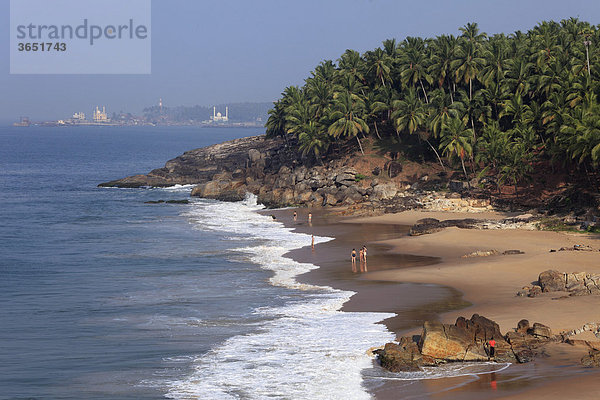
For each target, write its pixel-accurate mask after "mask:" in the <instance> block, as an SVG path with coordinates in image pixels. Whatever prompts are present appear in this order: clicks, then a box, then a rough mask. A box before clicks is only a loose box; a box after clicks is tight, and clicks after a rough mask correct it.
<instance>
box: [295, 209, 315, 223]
mask: <svg viewBox="0 0 600 400" xmlns="http://www.w3.org/2000/svg"><path fill="white" fill-rule="evenodd" d="M296 221H298V213H297V212H296V211H294V222H296ZM308 225H310V226H312V213H308Z"/></svg>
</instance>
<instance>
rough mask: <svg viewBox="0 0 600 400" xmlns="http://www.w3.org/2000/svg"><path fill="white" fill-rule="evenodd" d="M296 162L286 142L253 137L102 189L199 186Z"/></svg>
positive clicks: (198, 152) (188, 153)
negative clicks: (230, 175) (225, 174)
mask: <svg viewBox="0 0 600 400" xmlns="http://www.w3.org/2000/svg"><path fill="white" fill-rule="evenodd" d="M294 160H296V156H295V153H294V152H292V151H290V150H288V148H287V147H286V145H285V143H284V141H283V139H278V138H274V139H267V138H266V137H265V136H264V135H261V136H251V137H246V138H241V139H235V140H230V141H228V142H223V143H219V144H215V145H212V146H208V147H203V148H199V149H195V150H190V151H186V152H185V153H183V154H182V155H180V156H179V157H176V158H174V159H172V160H170V161H167V163H166V164H165V166H164V167H162V168H158V169H154V170H152V171H150V172H149V173H148V174H147V175H134V176H130V177H126V178H123V179H118V180H114V181H110V182H105V183H101V184H100V185H98V186H100V187H128V188H135V187H143V186H154V187H166V186H173V185H186V184H198V183H207V182H209V181H211V180H214V179H213V177H214V176H215V175H216V174H219V173H222V172H230V173H232V172H234V171H238V172H239V171H244V175H245V174H247V175H249V176H261V175H263V174H264V173H265V172H268V171H277V170H279V168H280V167H281V165H286V164H288V163H293V161H294ZM239 178H241V176H239Z"/></svg>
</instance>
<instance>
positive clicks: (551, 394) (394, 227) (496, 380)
mask: <svg viewBox="0 0 600 400" xmlns="http://www.w3.org/2000/svg"><path fill="white" fill-rule="evenodd" d="M268 213H269V214H273V215H276V217H277V219H278V220H279V221H281V222H284V223H285V224H286V225H287V226H290V227H294V228H295V229H297V230H298V231H301V232H305V233H312V234H314V235H316V236H328V237H334V238H335V239H334V240H332V241H330V242H327V243H322V244H317V245H316V246H315V249H314V250H312V249H311V248H310V244H307V245H308V246H307V247H304V248H301V249H296V250H294V251H292V252H290V253H289V254H288V256H290V257H291V258H293V259H295V260H297V261H301V262H311V263H313V264H316V265H319V266H320V268H319V269H317V270H313V271H311V272H309V273H308V274H305V275H303V276H301V277H299V280H300V281H302V282H307V283H311V284H318V285H325V286H331V287H334V288H338V289H343V290H351V291H354V292H356V293H357V294H356V295H354V296H353V297H352V298H351V299H350V301H349V302H348V303H346V304H345V305H344V308H343V310H345V311H359V312H360V311H364V312H392V313H395V314H396V317H393V318H389V319H387V320H385V321H382V322H383V323H385V325H386V326H387V327H388V329H390V330H391V331H392V332H395V333H396V335H397V336H405V335H411V334H419V333H420V327H421V325H422V323H423V321H424V320H428V319H440V320H441V321H442V322H444V323H453V322H454V320H455V319H456V318H457V317H458V316H460V315H464V316H467V317H470V316H471V315H472V314H473V313H478V314H481V315H485V316H487V317H489V318H491V319H493V320H495V321H496V322H498V323H499V324H500V328H501V330H502V331H503V332H506V331H508V330H510V329H511V328H513V327H515V326H516V323H517V322H518V321H519V320H520V319H523V318H526V319H528V320H529V321H530V322H531V323H533V322H541V323H544V324H546V325H548V326H550V327H551V328H552V329H553V331H554V332H560V331H562V330H570V329H574V328H579V327H581V326H582V325H583V324H585V323H586V322H600V311H598V310H600V308H599V307H598V306H600V296H584V297H576V298H573V297H571V298H567V299H562V300H552V298H556V297H558V296H557V295H556V294H552V293H548V294H544V295H542V296H540V297H538V298H534V299H531V298H526V297H516V296H515V293H516V292H517V291H518V290H519V289H520V288H521V287H522V286H524V285H529V284H531V282H533V281H535V280H536V279H537V276H538V275H539V273H540V272H541V271H543V270H546V269H550V268H553V269H557V270H559V271H565V272H575V271H586V272H598V273H600V254H599V253H598V252H596V253H595V254H594V253H587V252H572V251H569V252H556V253H550V252H549V250H550V249H551V248H556V249H557V248H560V247H566V246H572V245H573V244H588V245H591V246H592V247H594V248H598V247H600V236H598V235H582V234H566V233H556V232H539V231H521V230H502V231H500V230H490V231H480V230H463V229H458V228H448V229H445V230H443V231H441V232H437V233H434V234H430V235H424V236H419V237H410V236H407V235H406V234H407V232H408V226H409V225H412V224H414V223H415V222H416V220H418V219H420V218H426V217H429V218H437V219H440V220H443V219H457V218H496V219H501V218H504V217H506V216H507V215H506V214H500V213H493V212H489V213H485V214H458V213H428V212H422V211H409V212H404V213H399V214H389V215H384V216H380V217H369V218H360V219H348V218H340V217H332V216H329V215H328V214H327V213H326V212H323V211H321V210H314V211H313V212H312V214H313V218H312V224H311V225H309V224H308V223H307V216H306V214H307V213H308V211H307V210H306V209H300V210H298V214H299V216H298V221H296V222H294V221H293V218H292V213H293V210H277V211H269V212H268ZM363 244H366V246H367V248H368V250H369V252H368V263H367V266H368V272H367V273H363V274H361V273H353V272H352V270H351V263H350V251H351V250H352V248H356V249H357V251H358V248H359V247H361V246H362V245H363ZM489 249H495V250H498V251H500V252H502V251H504V250H512V249H519V250H522V251H524V252H525V254H522V255H510V256H502V255H496V256H490V257H473V258H463V257H462V256H463V255H465V254H468V253H471V252H473V251H477V250H489ZM585 339H590V338H587V337H586V338H585ZM591 339H594V338H593V336H592V337H591ZM382 344H383V343H382ZM565 346H567V347H565ZM569 347H570V346H568V345H559V346H557V347H556V348H551V349H549V350H548V352H549V355H550V357H549V358H546V359H543V360H538V361H536V362H534V363H529V364H524V365H511V366H510V367H509V368H507V369H506V370H503V371H501V372H497V373H494V374H483V375H476V376H474V375H471V376H463V377H456V378H444V379H429V380H421V381H399V380H396V379H393V378H390V379H381V378H377V379H370V378H368V377H367V378H365V384H366V386H367V387H368V389H369V390H370V392H371V393H372V394H373V395H374V396H375V397H376V398H377V399H382V400H383V399H404V398H407V399H408V398H411V399H429V398H431V399H434V398H456V399H481V398H503V397H506V396H508V398H514V399H517V398H519V399H520V398H523V399H525V398H528V399H529V398H541V396H542V394H543V393H546V395H545V396H544V398H546V399H547V398H582V399H583V398H600V374H599V373H598V372H597V371H595V370H590V369H583V368H582V367H580V366H578V365H577V361H578V360H579V359H580V358H581V357H582V356H583V355H585V354H587V349H585V348H583V347H574V348H569ZM376 368H377V367H376ZM590 374H592V375H590ZM557 380H558V383H557V382H556V381H557ZM596 382H599V383H598V384H596ZM554 386H555V390H552V389H548V388H550V387H554ZM559 393H565V394H566V393H570V394H569V395H565V396H561V395H559ZM537 396H540V397H537Z"/></svg>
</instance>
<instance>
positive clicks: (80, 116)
mask: <svg viewBox="0 0 600 400" xmlns="http://www.w3.org/2000/svg"><path fill="white" fill-rule="evenodd" d="M71 120H73V121H85V113H83V112H76V113H75V114H73V116H72V117H71Z"/></svg>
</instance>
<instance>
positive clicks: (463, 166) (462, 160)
mask: <svg viewBox="0 0 600 400" xmlns="http://www.w3.org/2000/svg"><path fill="white" fill-rule="evenodd" d="M460 163H461V164H462V169H463V172H464V173H465V178H467V182H468V181H469V176H468V175H467V170H466V169H465V160H464V159H463V158H462V157H461V158H460Z"/></svg>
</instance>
